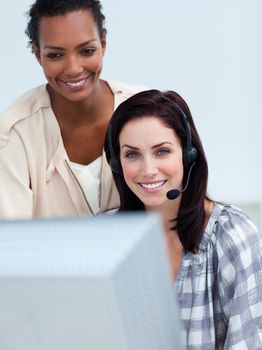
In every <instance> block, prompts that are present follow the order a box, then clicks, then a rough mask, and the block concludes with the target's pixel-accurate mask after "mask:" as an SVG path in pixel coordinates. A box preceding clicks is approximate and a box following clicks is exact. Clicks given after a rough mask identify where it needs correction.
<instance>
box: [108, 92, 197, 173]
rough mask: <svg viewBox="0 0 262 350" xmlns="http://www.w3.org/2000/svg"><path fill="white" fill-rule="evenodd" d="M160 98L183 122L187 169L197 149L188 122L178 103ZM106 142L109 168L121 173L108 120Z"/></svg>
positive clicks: (184, 161)
mask: <svg viewBox="0 0 262 350" xmlns="http://www.w3.org/2000/svg"><path fill="white" fill-rule="evenodd" d="M161 99H162V101H163V102H165V101H166V102H168V103H169V104H171V105H172V106H173V107H174V109H175V110H176V111H177V112H178V113H179V115H180V117H181V120H182V122H183V125H184V128H185V131H186V144H185V146H184V147H183V165H184V169H185V170H188V169H189V168H190V167H192V165H193V164H194V163H195V161H196V159H197V149H196V148H195V147H193V146H192V136H191V128H190V124H189V122H188V119H187V116H186V114H185V113H184V111H183V110H182V109H181V108H180V107H179V106H178V104H177V103H175V102H174V101H172V100H171V99H170V98H168V97H165V96H161ZM107 143H108V149H109V153H110V158H111V159H110V162H109V165H110V167H111V170H112V171H113V172H114V173H116V174H122V167H121V165H120V162H119V160H118V159H117V157H116V154H115V151H114V148H113V141H112V124H111V122H109V126H108V132H107ZM191 169H192V168H191Z"/></svg>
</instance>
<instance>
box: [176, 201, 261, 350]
mask: <svg viewBox="0 0 262 350" xmlns="http://www.w3.org/2000/svg"><path fill="white" fill-rule="evenodd" d="M200 248H201V252H200V253H198V254H191V253H188V254H185V255H184V257H183V260H182V265H181V268H180V271H179V273H178V276H177V278H176V283H175V289H176V293H177V297H178V302H179V304H180V307H181V318H182V321H183V324H184V327H185V337H186V344H187V349H195V350H196V349H201V350H206V349H236V350H245V349H248V350H258V349H260V350H261V349H262V235H261V234H259V233H258V231H257V228H256V227H255V225H254V224H253V223H252V222H251V221H250V219H249V218H248V217H247V216H246V215H245V214H244V213H243V212H242V211H241V210H239V209H238V208H236V207H234V206H230V205H225V206H224V205H222V204H218V203H216V204H215V206H214V209H213V211H212V214H211V216H210V219H209V221H208V225H207V228H206V230H205V233H204V236H203V239H202V242H201V245H200Z"/></svg>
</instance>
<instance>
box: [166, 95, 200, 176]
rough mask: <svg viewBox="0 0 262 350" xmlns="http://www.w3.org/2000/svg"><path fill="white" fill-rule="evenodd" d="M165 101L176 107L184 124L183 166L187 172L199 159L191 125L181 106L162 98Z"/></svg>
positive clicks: (167, 98)
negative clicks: (193, 143)
mask: <svg viewBox="0 0 262 350" xmlns="http://www.w3.org/2000/svg"><path fill="white" fill-rule="evenodd" d="M161 98H162V100H163V101H168V102H169V103H171V104H172V106H174V108H175V109H176V111H177V112H178V113H179V115H180V116H181V120H182V122H183V124H184V128H185V131H186V145H185V146H184V148H183V165H184V168H185V169H186V170H188V169H189V168H190V166H191V165H192V164H193V163H194V162H195V161H196V159H197V149H196V148H195V147H193V146H192V136H191V128H190V124H189V122H188V120H187V116H186V114H185V113H184V111H183V110H182V109H181V108H180V107H179V105H178V104H177V103H176V102H175V101H173V100H171V99H170V98H169V97H165V96H162V97H161Z"/></svg>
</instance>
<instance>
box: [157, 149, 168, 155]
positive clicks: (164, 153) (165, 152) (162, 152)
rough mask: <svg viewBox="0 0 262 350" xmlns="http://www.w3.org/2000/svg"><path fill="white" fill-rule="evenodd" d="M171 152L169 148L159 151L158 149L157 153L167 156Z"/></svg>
mask: <svg viewBox="0 0 262 350" xmlns="http://www.w3.org/2000/svg"><path fill="white" fill-rule="evenodd" d="M169 153H170V150H169V149H160V150H159V151H157V154H158V155H160V156H166V155H167V154H169Z"/></svg>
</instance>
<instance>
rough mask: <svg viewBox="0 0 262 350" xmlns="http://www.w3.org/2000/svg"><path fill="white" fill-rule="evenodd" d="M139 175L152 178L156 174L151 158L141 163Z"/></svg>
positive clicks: (155, 166)
mask: <svg viewBox="0 0 262 350" xmlns="http://www.w3.org/2000/svg"><path fill="white" fill-rule="evenodd" d="M141 173H142V175H143V176H146V177H153V176H155V175H156V174H157V165H156V163H155V161H154V160H153V159H151V158H145V159H144V160H143V163H142V168H141Z"/></svg>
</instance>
